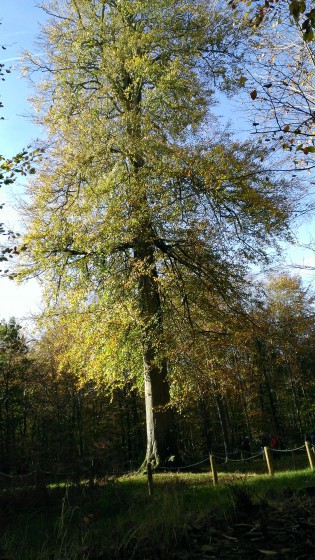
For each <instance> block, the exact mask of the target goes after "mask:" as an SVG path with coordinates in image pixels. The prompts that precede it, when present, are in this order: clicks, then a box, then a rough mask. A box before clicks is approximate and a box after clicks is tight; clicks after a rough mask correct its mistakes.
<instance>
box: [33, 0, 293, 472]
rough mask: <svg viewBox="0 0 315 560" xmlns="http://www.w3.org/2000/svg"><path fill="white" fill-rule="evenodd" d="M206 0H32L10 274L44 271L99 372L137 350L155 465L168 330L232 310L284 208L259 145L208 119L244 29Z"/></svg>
mask: <svg viewBox="0 0 315 560" xmlns="http://www.w3.org/2000/svg"><path fill="white" fill-rule="evenodd" d="M219 8H220V6H219V3H218V9H216V4H215V5H214V7H209V3H208V2H204V1H202V0H199V1H197V2H196V1H189V0H183V1H180V2H179V1H178V0H167V1H166V0H153V1H148V0H128V1H127V0H110V1H105V0H93V1H91V0H67V1H65V0H60V1H58V0H55V1H52V2H48V3H46V4H44V9H45V10H46V11H47V12H48V13H49V14H50V15H51V21H50V22H49V23H48V25H47V26H46V27H45V28H44V29H43V34H42V42H41V48H40V51H41V52H42V53H43V55H41V57H39V58H35V59H34V58H33V59H32V57H31V56H29V62H30V68H31V69H33V70H36V69H39V70H41V71H43V72H44V73H45V78H44V79H43V80H42V82H41V84H40V85H39V87H38V92H39V95H38V97H37V99H36V101H35V103H36V104H37V108H38V121H39V122H40V123H41V124H42V125H44V126H46V128H47V132H48V140H47V145H46V157H45V160H44V161H43V163H42V165H41V169H40V171H39V174H38V175H36V177H35V180H34V181H33V182H32V184H30V194H31V198H32V202H31V204H30V206H29V207H28V213H29V228H28V233H27V235H26V236H25V240H24V241H25V242H26V244H27V246H28V255H29V261H28V262H27V263H25V270H24V274H25V275H32V274H40V273H44V276H45V278H46V280H47V282H48V284H47V285H48V294H49V295H48V299H49V300H50V301H51V290H52V289H55V291H57V292H58V295H59V301H60V302H61V304H62V305H63V308H64V309H65V310H66V311H67V312H68V315H69V317H70V318H71V319H70V322H72V323H75V325H74V326H75V327H76V329H77V336H78V335H79V333H80V336H81V337H82V338H81V340H83V339H84V341H85V342H86V346H85V347H84V354H85V356H84V363H85V362H88V363H90V362H91V361H92V362H93V359H94V358H95V355H96V354H97V353H98V355H99V354H100V353H102V352H103V354H105V355H106V360H104V361H103V362H99V366H102V367H99V370H98V374H99V376H105V377H106V376H107V379H108V380H111V378H112V377H115V375H116V373H117V369H118V368H116V369H115V367H114V366H113V364H115V360H116V358H117V355H118V356H120V357H121V356H123V358H122V360H121V362H120V367H121V376H122V377H127V378H128V376H131V375H134V374H135V371H134V370H133V369H132V364H133V365H134V368H135V369H139V367H140V365H139V363H140V360H139V357H141V360H142V362H143V380H144V393H145V402H146V425H147V453H146V460H151V461H154V462H155V463H156V464H159V463H163V462H166V461H167V458H169V457H170V456H171V455H172V454H173V453H174V451H175V452H176V445H175V442H174V437H173V433H172V429H173V426H172V412H171V407H170V392H169V376H168V362H169V360H170V359H172V358H171V352H170V348H169V345H168V342H169V337H168V329H174V328H175V329H176V328H180V326H179V325H180V324H181V319H185V321H184V322H183V323H182V324H185V326H186V325H187V326H188V328H190V329H192V330H193V331H194V330H195V331H196V332H199V331H200V330H201V331H202V330H203V329H202V328H201V323H202V324H203V325H204V324H205V318H202V320H200V312H199V308H200V306H202V305H203V304H204V303H205V302H206V301H207V302H208V301H209V299H210V300H211V297H213V301H214V302H216V303H215V305H218V306H219V307H220V306H222V308H224V307H225V308H229V309H230V310H233V312H236V311H237V310H239V308H240V303H241V299H242V294H243V292H244V277H245V273H246V265H247V263H248V262H257V261H259V260H261V259H267V255H266V252H265V248H266V246H268V245H270V244H272V243H274V241H275V240H276V238H277V237H278V236H283V235H286V233H287V226H288V219H289V216H290V212H291V204H292V199H291V200H290V196H291V195H290V188H289V186H288V185H285V184H284V183H283V182H280V181H276V179H275V178H274V177H273V176H272V174H270V173H269V174H267V172H266V170H265V169H264V168H263V167H262V165H261V164H260V161H261V160H262V159H263V157H264V156H265V153H264V152H263V151H262V150H259V149H258V148H257V147H255V146H253V145H252V143H244V144H241V143H237V142H233V141H232V140H231V139H230V138H229V137H228V135H226V134H220V133H219V132H218V124H217V123H215V122H214V119H213V117H211V112H210V110H211V107H212V105H213V103H214V99H213V91H214V88H215V86H217V87H221V88H224V89H228V88H231V87H232V84H233V80H234V77H235V70H236V69H237V68H238V63H239V60H240V50H241V46H242V39H243V36H242V30H241V29H238V28H237V27H236V26H235V27H232V26H231V24H230V20H229V17H225V15H224V13H222V10H220V9H219ZM214 129H216V130H215V133H214ZM291 194H292V193H291ZM245 291H246V290H245ZM74 317H75V319H74ZM87 317H93V319H92V320H89V319H86V318H87ZM81 318H82V319H81ZM83 330H84V332H83ZM96 343H98V344H97V348H95V344H96ZM81 350H82V343H81ZM79 352H80V349H79ZM130 356H131V358H130ZM126 363H127V364H128V367H126ZM124 364H125V366H124ZM82 369H83V370H84V371H85V368H82Z"/></svg>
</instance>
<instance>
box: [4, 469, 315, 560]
mask: <svg viewBox="0 0 315 560" xmlns="http://www.w3.org/2000/svg"><path fill="white" fill-rule="evenodd" d="M219 480H220V484H219V486H217V487H213V485H212V483H211V477H210V473H209V472H204V473H185V474H183V473H181V474H177V473H173V474H155V475H154V494H153V496H152V497H151V498H150V497H149V496H148V493H147V482H146V477H145V476H144V475H139V474H137V475H129V476H125V477H122V478H119V479H117V480H114V479H113V480H104V481H100V482H99V484H97V485H95V486H94V487H89V486H88V484H85V483H82V484H81V485H80V486H77V487H75V486H63V487H62V486H60V487H56V486H52V487H48V488H47V489H43V488H42V489H32V488H29V489H27V490H21V491H20V492H16V491H14V492H12V491H11V492H7V493H2V495H1V496H0V502H1V503H0V506H2V507H1V510H2V517H1V527H2V531H1V544H0V546H1V548H2V550H1V552H2V553H3V554H2V556H5V555H6V557H7V558H8V559H10V560H11V559H12V560H22V559H23V560H48V559H53V560H59V559H60V560H61V558H63V559H64V560H65V559H66V560H75V559H80V560H88V559H89V560H90V559H94V558H102V559H107V558H108V559H111V560H113V559H116V558H117V559H118V558H119V559H121V558H131V557H134V558H137V551H138V550H139V551H141V555H142V556H140V557H142V558H146V557H147V558H150V556H146V553H145V551H146V550H149V548H152V547H153V548H154V549H155V550H158V551H159V554H160V555H161V557H167V554H168V553H169V551H171V550H172V549H173V548H174V547H175V546H178V544H181V543H185V539H186V537H187V531H188V528H189V525H190V524H191V523H192V522H196V520H198V519H199V518H202V517H204V516H210V515H211V516H215V517H219V518H221V519H230V518H232V517H233V516H235V515H236V514H237V508H238V507H239V505H240V504H239V499H240V496H241V497H242V496H243V497H244V495H246V496H249V497H250V499H251V500H252V501H253V502H257V503H259V502H261V501H263V500H266V499H268V500H270V499H279V494H280V493H281V492H283V491H284V490H286V491H287V490H288V489H291V490H299V489H301V488H304V487H308V486H315V475H314V473H313V472H312V471H310V470H301V471H287V472H281V473H276V474H275V476H274V477H273V478H270V477H269V476H267V475H256V474H254V473H253V472H250V471H248V472H247V473H245V474H244V473H243V474H240V473H235V472H232V473H222V472H221V473H220V475H219ZM242 499H243V498H242ZM139 554H140V552H139ZM100 555H101V556H100ZM0 556H1V555H0Z"/></svg>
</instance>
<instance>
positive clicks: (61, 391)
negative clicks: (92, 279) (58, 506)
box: [0, 275, 315, 475]
mask: <svg viewBox="0 0 315 560" xmlns="http://www.w3.org/2000/svg"><path fill="white" fill-rule="evenodd" d="M313 303H314V295H313V294H312V293H310V291H309V290H305V289H304V288H303V287H302V283H301V281H300V279H299V278H298V277H289V276H285V275H281V276H279V277H277V278H275V277H274V278H271V279H270V282H269V283H268V284H267V286H266V295H265V298H264V299H261V300H260V301H258V300H257V306H256V308H255V309H252V310H251V311H250V313H249V314H248V316H247V317H246V319H244V321H243V322H238V324H231V325H230V326H229V329H228V330H227V331H226V333H224V334H220V335H219V336H218V337H215V336H214V337H213V339H212V340H211V341H209V343H208V344H207V346H206V348H204V349H203V350H202V349H201V348H200V346H198V341H196V340H190V341H186V343H187V345H188V346H189V347H190V352H189V357H187V358H185V359H186V360H187V362H186V363H185V368H183V371H182V374H181V379H180V388H179V386H178V384H179V381H177V383H176V384H175V386H174V387H173V386H172V399H173V402H174V404H175V406H176V410H177V412H176V415H175V418H174V429H175V431H176V437H177V440H178V442H179V447H180V450H181V454H182V459H183V460H184V461H185V463H187V462H194V461H199V460H201V459H203V458H205V457H207V454H208V452H209V451H211V450H212V451H216V452H219V453H223V454H224V453H225V452H226V453H231V452H235V451H236V450H239V449H240V443H241V440H242V439H243V437H244V435H245V434H247V435H249V437H250V440H251V444H252V450H253V451H255V449H256V450H257V449H258V450H259V448H260V437H261V434H268V433H269V432H271V433H274V434H276V435H277V437H278V438H279V439H280V442H281V444H282V445H283V446H284V447H288V446H289V447H290V446H292V444H297V443H298V444H300V443H301V442H303V441H304V439H305V434H309V433H310V432H311V431H313V429H314V424H315V418H314V412H315V411H314V396H315V383H314V373H313V372H314V360H315V355H314V348H315V328H314V307H313ZM0 335H1V354H0V358H1V361H0V367H1V369H0V372H1V385H0V389H1V400H0V420H1V423H0V436H1V438H0V444H1V467H0V468H1V471H3V472H10V473H19V474H23V473H28V472H31V471H33V470H34V469H35V470H36V469H44V470H46V471H51V472H53V473H58V472H60V473H64V472H66V473H68V472H74V473H76V474H78V475H80V474H82V473H83V472H85V469H88V470H89V471H94V470H95V472H96V473H98V474H102V473H104V472H114V473H120V472H126V471H129V470H132V469H134V468H137V467H138V466H139V464H140V463H141V461H142V459H143V456H144V453H145V445H146V441H145V414H144V407H143V395H142V390H141V389H140V390H138V388H137V387H136V386H135V385H133V386H132V384H131V382H130V381H129V382H128V383H127V384H126V385H122V386H121V387H117V388H115V389H114V390H111V391H110V392H109V391H106V386H104V385H103V386H102V385H98V384H97V383H95V382H93V381H87V382H83V381H82V375H81V373H80V372H79V371H77V373H75V372H74V371H73V369H72V368H71V364H70V363H66V362H64V360H63V359H62V358H61V356H62V353H63V347H64V345H65V344H69V338H68V336H67V335H65V332H64V328H63V325H62V323H61V322H60V321H57V322H56V323H55V324H54V326H52V327H50V329H49V330H47V332H46V333H45V335H43V337H42V338H41V340H39V341H36V342H32V343H30V344H28V345H27V344H26V341H25V339H24V337H23V334H22V333H21V329H20V327H19V326H18V325H17V324H16V323H15V321H14V320H13V319H12V320H11V321H9V322H8V323H5V322H2V323H1V332H0ZM183 355H184V354H181V356H182V357H183Z"/></svg>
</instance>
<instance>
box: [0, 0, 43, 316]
mask: <svg viewBox="0 0 315 560" xmlns="http://www.w3.org/2000/svg"><path fill="white" fill-rule="evenodd" d="M0 20H1V22H2V23H1V25H0V44H1V45H4V46H5V47H6V49H5V50H3V49H2V48H1V49H0V62H4V63H5V64H6V67H7V68H10V69H11V74H8V75H7V76H6V81H5V82H0V99H1V101H2V103H3V104H4V108H3V109H2V110H1V117H4V120H1V121H0V153H1V154H3V155H5V156H6V157H10V156H12V155H14V154H15V153H17V152H18V151H19V150H21V149H22V148H24V147H25V146H27V145H28V144H29V143H30V142H31V141H32V140H33V139H34V138H37V137H38V136H39V135H40V131H39V130H38V129H37V127H35V125H33V124H32V123H31V121H30V118H27V117H26V115H27V114H29V113H30V106H29V105H28V103H27V98H28V97H29V96H30V94H31V89H30V87H29V85H28V83H27V82H26V80H23V79H21V78H20V71H19V69H18V63H19V60H20V56H21V52H22V51H23V50H24V49H29V50H32V51H36V46H35V45H34V39H35V37H36V35H37V33H38V30H39V22H40V21H43V20H44V12H43V11H42V10H40V9H39V8H37V7H36V3H35V1H33V0H1V3H0ZM22 194H23V185H19V184H15V185H14V186H13V187H11V188H5V187H2V189H1V191H0V202H5V206H4V209H3V210H1V214H0V221H1V222H5V224H6V225H7V226H8V227H10V228H12V229H14V230H15V231H19V230H21V227H22V226H21V220H20V217H19V215H18V213H17V212H16V211H15V210H14V206H16V204H17V200H18V199H19V198H20V197H21V196H22ZM39 302H40V290H39V288H38V286H37V284H36V282H35V281H32V282H28V283H27V284H25V285H23V286H17V285H16V284H15V283H14V282H12V281H11V280H8V279H6V278H0V319H8V318H9V317H11V316H15V317H17V318H19V319H22V318H27V317H29V316H30V314H31V313H32V312H36V311H37V310H38V305H39Z"/></svg>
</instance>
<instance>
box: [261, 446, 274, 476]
mask: <svg viewBox="0 0 315 560" xmlns="http://www.w3.org/2000/svg"><path fill="white" fill-rule="evenodd" d="M264 453H265V457H266V462H267V467H268V472H269V474H270V476H273V475H274V472H275V470H274V467H273V462H272V457H271V453H270V449H269V447H264Z"/></svg>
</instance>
